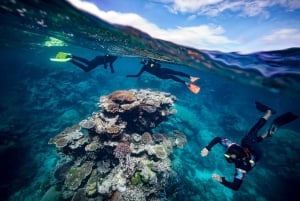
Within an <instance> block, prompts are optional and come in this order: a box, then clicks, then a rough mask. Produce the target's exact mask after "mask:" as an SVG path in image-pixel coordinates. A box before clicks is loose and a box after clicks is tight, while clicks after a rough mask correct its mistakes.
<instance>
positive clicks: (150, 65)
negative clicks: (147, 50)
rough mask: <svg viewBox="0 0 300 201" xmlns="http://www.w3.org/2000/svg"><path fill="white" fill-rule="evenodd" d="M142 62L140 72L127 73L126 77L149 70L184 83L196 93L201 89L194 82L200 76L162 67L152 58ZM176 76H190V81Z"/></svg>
mask: <svg viewBox="0 0 300 201" xmlns="http://www.w3.org/2000/svg"><path fill="white" fill-rule="evenodd" d="M141 63H142V64H143V67H142V69H141V70H140V72H138V73H137V74H136V75H127V76H126V77H139V76H141V75H142V73H143V72H148V73H150V74H152V75H154V76H156V77H158V78H160V79H172V80H174V81H176V82H179V83H182V84H184V85H185V86H187V87H188V88H189V90H190V91H192V92H193V93H195V94H197V93H199V91H200V87H198V86H197V85H195V84H194V82H196V81H197V80H198V79H199V78H198V77H192V76H190V75H188V74H186V73H183V72H179V71H175V70H172V69H169V68H162V67H161V65H160V64H159V63H158V62H156V61H154V60H152V59H148V60H143V61H142V62H141ZM176 76H182V77H186V78H189V79H190V83H188V82H185V81H183V80H181V79H179V78H178V77H176Z"/></svg>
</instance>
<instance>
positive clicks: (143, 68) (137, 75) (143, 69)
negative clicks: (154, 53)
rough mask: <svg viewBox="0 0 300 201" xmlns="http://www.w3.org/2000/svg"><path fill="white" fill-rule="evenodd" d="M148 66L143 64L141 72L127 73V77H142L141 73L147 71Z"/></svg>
mask: <svg viewBox="0 0 300 201" xmlns="http://www.w3.org/2000/svg"><path fill="white" fill-rule="evenodd" d="M145 68H146V66H143V67H142V69H141V70H140V72H138V74H136V75H126V77H140V76H141V74H142V73H143V72H144V71H145Z"/></svg>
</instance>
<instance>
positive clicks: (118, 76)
mask: <svg viewBox="0 0 300 201" xmlns="http://www.w3.org/2000/svg"><path fill="white" fill-rule="evenodd" d="M0 16H1V18H0V21H1V25H0V26H1V30H0V34H1V37H0V42H1V48H0V55H1V68H0V71H1V73H0V93H1V96H0V111H1V113H0V200H1V201H40V200H43V201H46V200H47V201H49V200H53V201H58V200H113V198H110V199H107V198H105V199H100V198H99V197H97V198H86V197H85V198H80V199H79V198H75V197H73V198H72V196H71V198H72V199H71V198H70V199H63V198H62V197H61V196H59V195H60V193H61V192H62V191H63V188H62V184H61V183H59V182H58V181H57V178H56V177H55V171H56V170H57V168H58V166H59V165H60V164H62V161H63V160H64V159H65V156H64V154H63V153H61V152H58V151H57V149H56V147H55V146H54V145H49V144H48V142H49V140H50V139H51V138H53V137H54V136H56V135H57V134H59V133H60V132H62V131H63V130H64V129H65V128H67V127H70V126H72V125H75V124H78V123H79V122H81V121H82V120H84V119H86V118H88V117H89V116H91V115H92V114H93V113H94V112H97V111H99V107H98V105H97V104H98V102H99V98H100V97H101V96H107V95H109V94H111V93H113V92H115V91H118V90H132V89H135V90H143V89H151V90H153V91H160V92H167V93H170V94H172V95H174V96H176V98H177V100H176V102H175V103H174V105H173V106H172V108H173V109H176V110H177V113H176V114H174V115H172V116H170V117H169V118H168V120H167V121H164V122H162V123H160V124H159V125H156V127H155V128H153V130H154V131H155V132H159V133H165V134H166V135H169V134H171V133H172V131H173V130H179V131H180V132H182V133H184V135H185V136H186V138H187V143H186V144H185V146H184V147H183V148H174V150H173V152H172V153H171V154H170V155H169V158H170V160H171V167H172V170H173V171H174V172H176V177H177V178H176V181H177V182H175V183H174V185H173V186H166V187H165V188H166V189H165V194H164V197H163V198H161V199H160V200H170V201H171V200H172V201H175V200H178V201H181V200H188V201H223V200H224V201H231V200H233V201H240V200H243V201H247V200H249V201H250V200H257V201H269V200H272V201H281V200H297V199H296V198H297V197H298V198H299V196H300V193H299V186H300V171H299V170H300V157H299V155H300V126H299V125H300V119H297V120H296V121H294V122H292V123H290V124H287V125H285V126H283V127H281V128H280V129H279V130H278V131H277V133H276V134H275V135H274V136H273V137H271V138H268V139H266V140H265V141H263V142H261V144H260V146H261V148H262V150H263V158H262V159H261V160H260V161H259V162H258V163H257V165H256V167H255V168H254V169H253V170H251V172H249V173H248V174H247V175H246V178H245V180H244V182H243V184H242V186H241V188H240V189H239V190H238V191H233V190H230V189H228V188H226V187H224V186H223V185H221V184H219V183H218V182H216V181H214V180H212V178H211V176H212V174H213V173H218V174H220V175H221V176H225V177H226V178H227V179H228V180H230V181H231V180H233V175H234V171H235V170H234V165H232V164H229V163H227V162H226V160H224V157H223V153H224V151H225V150H224V149H223V148H222V147H221V146H218V145H216V146H215V147H214V148H213V150H212V151H211V152H210V153H209V155H208V156H207V157H205V158H203V157H201V155H200V151H201V150H202V148H203V147H205V146H206V145H208V143H209V142H210V141H211V140H212V139H213V138H214V137H216V136H220V137H226V138H229V139H231V140H233V141H235V142H237V143H239V142H240V140H241V138H242V137H243V136H244V135H245V134H246V133H247V132H248V131H249V129H250V128H251V127H252V126H253V125H254V124H255V123H256V121H257V120H258V119H259V118H260V117H261V116H262V113H261V112H259V111H258V110H257V109H256V108H255V101H260V102H262V103H265V104H267V105H269V106H270V107H272V108H274V109H275V110H276V112H277V113H276V114H275V115H274V117H272V118H275V117H276V115H279V114H281V113H284V112H288V111H290V112H293V113H295V114H297V115H300V104H299V103H300V65H299V64H300V48H299V47H294V48H290V49H286V50H274V51H269V52H255V53H251V54H239V53H238V52H230V53H228V52H227V53H225V52H220V51H211V50H197V49H193V48H189V47H185V46H180V45H176V44H174V43H170V42H167V41H162V40H157V39H154V38H151V37H150V36H149V35H148V34H147V33H143V32H140V31H138V30H136V29H134V28H131V27H124V26H119V25H112V24H108V23H106V22H105V21H102V20H101V19H98V18H96V17H94V16H91V15H89V14H87V13H83V12H82V11H79V10H76V9H75V8H73V7H72V6H71V5H69V4H68V3H66V2H64V1H54V0H50V1H19V0H14V1H8V0H4V1H1V3H0ZM57 52H67V53H71V54H73V55H79V56H82V57H85V58H87V59H93V58H94V57H95V56H98V55H105V54H112V55H116V56H118V59H117V60H116V61H115V62H114V64H113V65H114V68H115V73H113V74H112V73H111V72H110V70H109V68H107V69H104V68H103V66H99V67H97V68H96V69H94V70H92V71H90V72H84V71H82V70H81V69H80V68H78V67H76V66H74V65H73V64H72V63H70V62H52V61H50V60H49V59H50V58H52V57H55V55H56V53H57ZM143 58H152V59H156V60H158V62H159V63H160V64H161V65H162V67H166V68H171V69H174V70H178V71H181V72H185V73H188V74H190V75H192V76H196V77H199V78H200V80H198V81H197V85H199V86H200V87H201V90H200V93H198V94H193V93H191V92H190V91H189V90H188V89H187V88H186V87H185V86H184V85H182V84H180V83H178V82H175V81H173V80H161V79H159V78H157V77H155V76H153V75H150V74H147V73H144V74H142V76H140V77H138V78H127V77H126V75H127V74H135V73H137V72H138V71H139V70H140V68H141V66H142V64H141V63H140V62H141V60H142V59H143ZM272 118H271V120H270V121H269V122H268V123H267V125H266V126H265V127H264V128H263V129H262V130H261V133H263V132H264V131H266V130H267V129H268V126H269V125H270V123H271V121H272ZM53 189H54V190H53ZM176 191H178V192H176ZM154 193H155V192H154ZM157 193H158V192H157ZM178 194H180V196H176V195H178ZM124 200H125V199H124ZM148 200H150V199H148ZM156 200H157V199H156Z"/></svg>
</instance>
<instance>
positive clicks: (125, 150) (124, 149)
mask: <svg viewBox="0 0 300 201" xmlns="http://www.w3.org/2000/svg"><path fill="white" fill-rule="evenodd" d="M129 153H131V149H130V146H129V145H128V144H126V143H123V142H120V143H119V144H118V145H117V146H116V148H115V150H114V156H115V157H116V158H119V159H120V158H125V157H126V155H127V154H129Z"/></svg>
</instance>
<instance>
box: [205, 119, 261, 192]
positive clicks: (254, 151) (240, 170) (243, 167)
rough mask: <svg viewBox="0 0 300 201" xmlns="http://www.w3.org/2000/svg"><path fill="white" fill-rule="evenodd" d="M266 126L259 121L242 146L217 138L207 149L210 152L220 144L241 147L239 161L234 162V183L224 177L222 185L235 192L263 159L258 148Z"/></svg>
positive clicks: (244, 138)
mask: <svg viewBox="0 0 300 201" xmlns="http://www.w3.org/2000/svg"><path fill="white" fill-rule="evenodd" d="M265 124H266V120H265V119H264V118H260V119H259V121H258V122H257V123H256V124H255V125H254V126H253V127H252V128H251V130H250V131H249V132H248V134H247V135H246V136H244V137H243V139H242V141H241V146H240V145H238V144H236V143H234V142H232V141H230V140H228V139H226V138H221V137H215V138H214V139H213V140H212V141H211V142H210V143H209V144H208V146H206V148H207V149H208V150H209V151H210V150H211V149H212V147H213V146H214V145H216V144H217V143H220V144H221V145H223V146H225V147H226V148H229V147H231V146H239V147H241V150H242V153H241V155H240V156H241V157H240V158H239V159H236V160H235V161H234V164H235V174H234V180H233V182H229V181H227V180H226V179H225V177H222V180H223V181H222V182H221V183H222V184H223V185H224V186H226V187H228V188H231V189H233V190H238V189H239V188H240V186H241V184H242V182H243V180H244V178H245V175H246V173H247V172H249V171H250V170H251V169H252V168H253V167H254V166H255V163H256V162H257V161H258V160H259V159H260V158H261V155H262V152H261V150H260V148H259V147H258V142H261V141H262V140H263V138H262V137H261V136H258V135H257V134H258V131H259V130H260V129H261V128H262V127H263V126H264V125H265Z"/></svg>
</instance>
